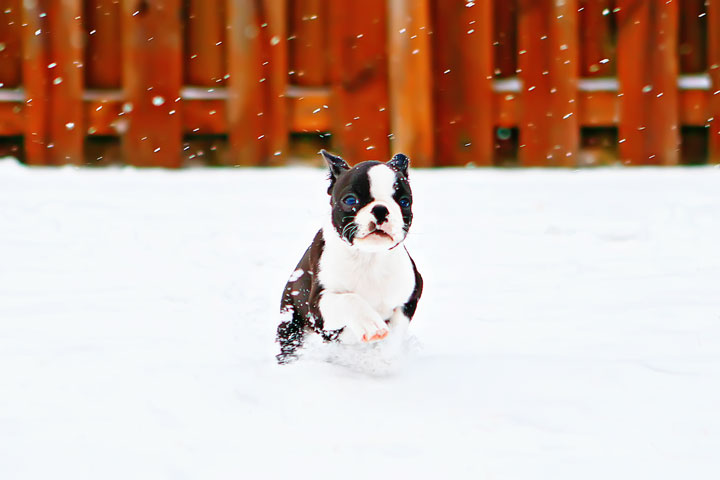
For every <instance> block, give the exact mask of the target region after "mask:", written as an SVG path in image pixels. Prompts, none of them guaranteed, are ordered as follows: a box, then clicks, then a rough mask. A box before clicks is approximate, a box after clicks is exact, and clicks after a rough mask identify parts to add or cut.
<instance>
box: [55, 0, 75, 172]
mask: <svg viewBox="0 0 720 480" xmlns="http://www.w3.org/2000/svg"><path fill="white" fill-rule="evenodd" d="M81 14H82V5H81V1H80V0H71V1H64V2H50V5H49V8H48V10H47V18H48V23H47V25H48V27H49V35H48V36H47V37H46V40H47V41H48V42H49V45H50V62H51V63H50V64H49V65H48V67H47V68H48V72H49V78H50V79H51V81H50V87H49V88H50V112H51V114H50V115H49V118H48V121H49V128H50V132H49V133H50V140H51V142H52V143H51V145H52V148H49V149H48V154H49V161H50V163H52V164H53V165H60V164H64V163H74V164H77V165H82V164H83V163H84V161H85V158H84V155H83V145H84V140H85V124H84V120H83V113H84V112H83V84H84V81H83V80H84V70H83V65H84V61H83V31H82V15H81Z"/></svg>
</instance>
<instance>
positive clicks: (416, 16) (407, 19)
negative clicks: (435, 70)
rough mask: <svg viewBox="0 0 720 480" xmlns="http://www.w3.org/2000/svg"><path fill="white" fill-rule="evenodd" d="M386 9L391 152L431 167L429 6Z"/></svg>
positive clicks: (406, 2) (405, 1) (419, 1)
mask: <svg viewBox="0 0 720 480" xmlns="http://www.w3.org/2000/svg"><path fill="white" fill-rule="evenodd" d="M387 5H388V56H389V79H390V107H391V110H390V119H391V121H390V124H391V133H392V150H393V152H403V153H405V154H406V155H408V156H409V157H410V158H411V161H412V162H413V164H414V165H415V166H416V167H429V166H432V165H433V164H434V161H435V160H434V159H435V136H434V127H433V106H432V105H433V102H432V94H433V90H432V89H433V85H432V75H431V43H430V42H431V39H430V36H429V32H430V26H431V22H430V11H429V2H428V0H388V2H387Z"/></svg>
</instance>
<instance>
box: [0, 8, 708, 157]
mask: <svg viewBox="0 0 720 480" xmlns="http://www.w3.org/2000/svg"><path fill="white" fill-rule="evenodd" d="M318 147H326V148H332V149H334V150H335V151H337V152H339V153H341V154H343V155H344V156H345V157H347V158H348V160H349V161H351V162H352V163H356V162H359V161H362V160H368V159H387V158H389V157H390V155H391V153H393V152H397V151H403V152H405V153H407V154H408V155H410V156H411V158H412V159H413V162H414V165H415V166H450V165H467V164H474V165H498V164H504V165H508V164H509V165H520V166H581V165H594V164H607V163H622V164H627V165H676V164H680V163H688V162H690V163H704V162H710V163H720V0H515V1H502V2H501V1H490V0H484V1H465V0H463V1H460V0H451V1H441V0H348V1H333V0H85V1H81V0H64V1H55V0H34V1H23V0H0V155H2V154H3V153H11V154H15V155H17V156H19V157H21V158H22V159H23V160H24V161H25V162H26V163H28V164H32V165H61V164H66V163H71V164H96V163H99V164H103V163H107V162H109V161H112V160H113V159H115V160H120V161H123V162H125V163H128V164H131V165H137V166H161V167H180V166H183V165H187V164H189V163H192V162H193V161H199V162H201V163H207V162H208V161H209V160H210V158H213V159H214V160H213V162H214V163H219V164H226V165H282V164H286V163H287V162H288V161H291V160H292V159H293V158H296V157H298V156H300V157H302V156H304V155H307V154H311V153H313V152H315V151H316V150H317V149H318ZM688 158H690V160H688Z"/></svg>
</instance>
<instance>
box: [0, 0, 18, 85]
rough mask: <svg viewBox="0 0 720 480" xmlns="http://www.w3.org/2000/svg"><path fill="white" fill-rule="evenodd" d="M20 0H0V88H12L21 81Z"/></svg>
mask: <svg viewBox="0 0 720 480" xmlns="http://www.w3.org/2000/svg"><path fill="white" fill-rule="evenodd" d="M20 2H21V0H0V88H14V87H17V86H19V85H20V81H21V79H22V67H21V65H22V43H21V39H22V31H21V30H22V27H21V24H22V19H21V18H22V15H21V13H22V12H21V8H20Z"/></svg>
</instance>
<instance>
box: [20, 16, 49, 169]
mask: <svg viewBox="0 0 720 480" xmlns="http://www.w3.org/2000/svg"><path fill="white" fill-rule="evenodd" d="M44 11H45V10H44V2H23V4H22V22H23V25H25V28H23V29H22V44H23V65H22V76H23V85H24V87H25V97H26V99H27V100H26V101H25V135H24V137H25V139H24V142H25V161H26V162H27V163H28V164H30V165H47V164H48V163H49V156H48V145H49V144H50V143H51V142H50V140H49V130H50V128H49V127H50V125H49V120H48V118H49V116H50V102H49V94H50V92H49V81H48V68H47V66H48V64H49V63H50V62H49V60H48V58H49V52H48V46H47V42H46V41H45V37H46V36H47V35H48V32H47V28H46V23H47V21H46V18H47V17H41V16H40V14H41V13H43V12H44Z"/></svg>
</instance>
